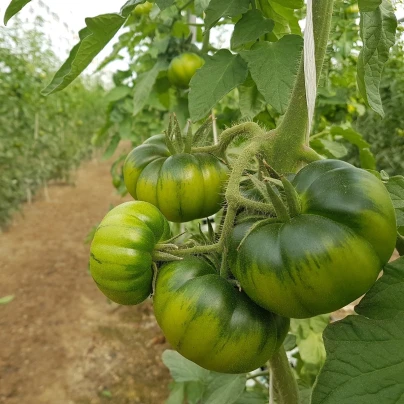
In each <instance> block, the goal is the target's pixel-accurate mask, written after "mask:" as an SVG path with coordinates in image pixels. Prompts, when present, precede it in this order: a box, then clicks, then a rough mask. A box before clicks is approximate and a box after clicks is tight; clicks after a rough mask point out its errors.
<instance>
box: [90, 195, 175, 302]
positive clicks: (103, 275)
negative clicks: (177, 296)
mask: <svg viewBox="0 0 404 404" xmlns="http://www.w3.org/2000/svg"><path fill="white" fill-rule="evenodd" d="M169 237H170V226H169V224H168V222H167V220H166V219H165V217H164V216H163V215H162V214H161V212H159V210H158V209H157V208H156V207H155V206H153V205H151V204H150V203H147V202H139V201H135V202H126V203H123V204H121V205H119V206H117V207H116V208H114V209H112V210H111V211H110V212H109V213H108V214H107V215H106V216H105V217H104V219H103V220H102V222H101V223H100V225H99V226H98V228H97V231H96V232H95V235H94V239H93V242H92V244H91V255H90V272H91V275H92V277H93V279H94V281H95V282H96V284H97V286H98V288H99V289H100V290H101V292H102V293H104V295H105V296H107V297H108V298H109V299H111V300H112V301H114V302H116V303H119V304H127V305H132V304H138V303H140V302H142V301H143V300H145V299H146V298H147V297H148V296H149V295H150V294H151V291H152V281H153V270H152V253H153V250H154V248H155V246H156V244H157V243H158V242H159V241H163V240H167V239H168V238H169Z"/></svg>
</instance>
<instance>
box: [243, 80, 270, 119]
mask: <svg viewBox="0 0 404 404" xmlns="http://www.w3.org/2000/svg"><path fill="white" fill-rule="evenodd" d="M238 92H239V105H240V112H241V117H242V118H250V119H252V118H254V117H255V116H256V115H258V114H259V113H260V112H261V111H262V110H264V109H265V106H266V102H265V98H264V97H263V95H262V94H261V93H260V92H259V91H258V88H257V85H256V84H255V82H254V80H252V79H251V78H250V79H248V80H247V81H246V82H245V83H244V84H243V85H241V86H240V87H239V88H238Z"/></svg>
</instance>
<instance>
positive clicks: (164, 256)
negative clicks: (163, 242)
mask: <svg viewBox="0 0 404 404" xmlns="http://www.w3.org/2000/svg"><path fill="white" fill-rule="evenodd" d="M175 252H177V251H175ZM152 259H153V261H162V262H170V261H181V260H182V258H181V257H177V256H176V255H173V254H169V253H167V252H164V251H154V252H153V257H152Z"/></svg>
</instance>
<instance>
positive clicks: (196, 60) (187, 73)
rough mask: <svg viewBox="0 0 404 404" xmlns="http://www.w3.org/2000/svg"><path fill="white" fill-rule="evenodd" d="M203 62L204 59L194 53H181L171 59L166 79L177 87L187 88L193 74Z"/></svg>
mask: <svg viewBox="0 0 404 404" xmlns="http://www.w3.org/2000/svg"><path fill="white" fill-rule="evenodd" d="M204 63H205V61H204V60H203V59H202V58H201V57H199V56H198V55H197V54H195V53H183V54H182V55H180V56H177V57H175V58H174V59H173V60H172V61H171V63H170V66H169V67H168V79H169V80H170V82H171V84H174V85H175V86H177V87H180V88H188V86H189V82H190V81H191V79H192V77H193V75H194V74H195V72H196V71H197V70H198V69H199V68H200V67H202V66H203V65H204Z"/></svg>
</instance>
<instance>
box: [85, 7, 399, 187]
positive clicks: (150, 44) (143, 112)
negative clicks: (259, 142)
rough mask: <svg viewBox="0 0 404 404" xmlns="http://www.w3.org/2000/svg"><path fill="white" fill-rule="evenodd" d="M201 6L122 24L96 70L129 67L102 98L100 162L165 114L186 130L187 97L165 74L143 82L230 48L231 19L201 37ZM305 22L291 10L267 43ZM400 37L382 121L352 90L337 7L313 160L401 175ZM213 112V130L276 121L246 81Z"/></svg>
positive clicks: (351, 48) (354, 49) (117, 173)
mask: <svg viewBox="0 0 404 404" xmlns="http://www.w3.org/2000/svg"><path fill="white" fill-rule="evenodd" d="M200 4H202V2H200V1H195V2H191V3H190V2H187V1H185V0H184V1H178V2H176V6H171V7H168V8H166V9H165V10H164V11H162V12H160V11H159V10H158V8H157V7H156V5H154V6H153V8H152V9H151V11H150V12H149V13H145V14H141V15H140V14H136V13H132V15H131V17H130V18H129V20H128V21H127V23H126V30H125V32H124V33H123V34H121V35H120V36H119V38H118V41H117V42H116V44H115V45H114V50H113V52H112V53H111V55H110V56H109V57H108V58H106V60H105V61H104V62H103V63H102V64H101V66H100V68H102V67H104V66H105V65H107V64H108V63H110V62H111V61H114V60H125V61H127V62H128V69H127V70H120V71H117V72H116V73H115V75H114V79H113V81H114V85H115V87H114V88H113V89H112V90H111V91H110V92H109V94H108V95H107V102H108V108H107V111H106V120H105V124H104V126H103V127H102V128H101V129H100V130H99V131H98V132H97V134H96V135H95V136H94V137H93V144H95V145H98V146H103V147H104V148H105V149H106V152H105V157H110V156H111V155H112V154H113V152H114V151H115V149H116V147H117V146H118V144H119V142H120V140H129V141H131V142H132V144H133V146H136V145H138V144H139V143H141V142H142V141H143V140H145V139H146V138H148V137H150V136H152V135H154V134H156V133H160V132H161V131H162V130H163V129H164V127H165V126H166V124H167V120H168V116H169V114H170V113H176V114H177V116H178V118H179V120H180V122H181V124H182V125H184V126H185V123H186V120H187V119H189V116H190V113H189V107H188V96H189V90H183V89H178V88H175V87H173V86H172V85H170V83H169V81H168V79H167V72H166V70H164V69H162V70H161V71H160V72H159V74H158V75H157V79H156V80H155V81H153V82H151V81H150V80H151V79H150V78H149V77H148V74H149V73H150V72H151V70H152V67H153V66H154V65H155V64H156V63H157V61H158V60H159V59H164V60H166V61H168V62H169V61H171V60H172V59H173V58H174V57H175V56H177V55H179V54H181V53H183V52H189V51H190V52H195V53H198V54H199V55H200V56H202V57H204V58H205V59H206V58H207V57H208V55H212V54H213V53H214V52H216V51H217V49H218V48H221V47H224V48H229V49H230V48H231V44H230V43H229V38H230V36H231V34H232V31H233V28H234V24H236V23H237V18H233V19H232V18H223V19H221V20H220V22H219V23H218V24H217V26H216V27H214V28H213V29H212V30H211V31H210V32H209V33H208V35H206V34H205V35H204V36H203V35H202V28H203V23H202V19H201V18H199V17H201V16H202V14H201V12H202V11H201V10H200V9H199V8H200V6H199V5H200ZM184 9H186V10H185V11H184ZM304 15H305V10H304V8H303V9H300V10H296V11H295V13H294V14H293V15H288V16H287V17H286V16H284V17H282V18H283V20H282V21H283V23H284V24H285V25H284V26H283V27H277V26H275V29H274V32H273V34H275V33H276V37H272V36H268V37H267V38H266V40H269V41H276V40H278V39H279V38H280V37H282V35H285V34H287V33H291V32H293V33H297V34H299V29H298V28H297V25H296V23H297V21H299V20H300V19H302V16H304ZM194 16H196V18H193V17H194ZM192 18H193V19H192ZM285 27H286V28H285ZM277 30H278V31H277ZM402 33H403V26H402V24H399V29H398V42H397V44H396V45H395V46H394V48H393V50H392V52H391V58H390V60H389V61H388V63H387V65H386V67H385V71H384V76H383V81H382V85H381V94H382V98H383V105H384V109H385V115H386V117H385V119H384V120H382V119H381V118H380V117H379V116H378V115H377V114H376V113H374V112H373V111H372V110H371V109H370V108H368V107H367V106H366V105H365V103H364V100H363V99H362V98H361V96H360V94H359V92H358V90H357V83H356V70H357V59H358V55H359V52H360V49H361V47H362V43H361V39H360V32H359V10H358V6H357V1H354V0H337V1H336V6H335V9H334V18H333V29H332V34H331V38H330V45H329V52H328V55H329V57H328V58H327V59H326V62H325V64H324V68H323V73H322V77H321V86H320V88H319V94H318V99H317V109H316V117H315V123H314V127H313V131H312V138H311V139H312V141H311V146H312V147H313V148H314V149H316V150H317V151H318V152H319V153H321V154H323V155H325V156H327V157H329V158H339V159H343V160H346V161H349V162H351V163H353V164H355V165H357V166H361V167H363V168H367V169H377V170H385V171H386V172H387V173H388V174H390V175H395V174H398V173H402V171H403V168H404V123H403V120H404V114H403V107H402V106H403V97H404V95H403V94H404V87H403V86H404V75H403V69H404V59H403V39H402ZM271 35H272V34H271ZM331 55H332V56H331ZM147 86H149V87H148V88H149V89H150V91H148V92H147V97H143V98H142V99H141V100H139V98H138V95H139V94H142V95H143V93H141V91H142V89H144V87H147ZM191 91H192V83H191ZM134 111H135V116H134V114H133V112H134ZM212 112H213V113H214V114H215V116H216V119H217V125H218V128H219V130H223V129H224V128H225V127H227V126H231V125H232V124H234V123H235V122H237V121H240V120H242V119H250V120H254V121H255V122H258V123H260V124H261V125H263V126H265V127H266V128H268V129H273V128H275V126H276V124H277V122H278V120H279V119H280V115H279V113H278V112H277V111H276V110H275V109H274V108H273V107H271V106H270V105H268V104H266V102H265V99H264V97H263V95H262V94H260V92H259V90H258V89H257V86H256V84H255V82H254V81H253V80H252V78H251V76H249V77H248V78H247V80H246V81H245V83H243V84H242V85H241V86H238V87H237V88H235V89H234V90H233V91H231V92H230V93H229V94H227V95H226V96H225V97H224V98H223V99H222V100H221V101H220V102H219V103H218V104H217V105H216V106H215V108H214V109H213V111H212ZM123 159H124V156H122V157H121V158H120V159H119V160H118V161H116V164H114V166H113V169H112V170H111V172H112V175H113V178H114V184H115V186H116V188H117V189H118V190H119V192H121V193H125V188H124V186H123V182H122V176H121V169H120V168H121V164H122V161H123ZM120 178H121V179H120Z"/></svg>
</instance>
